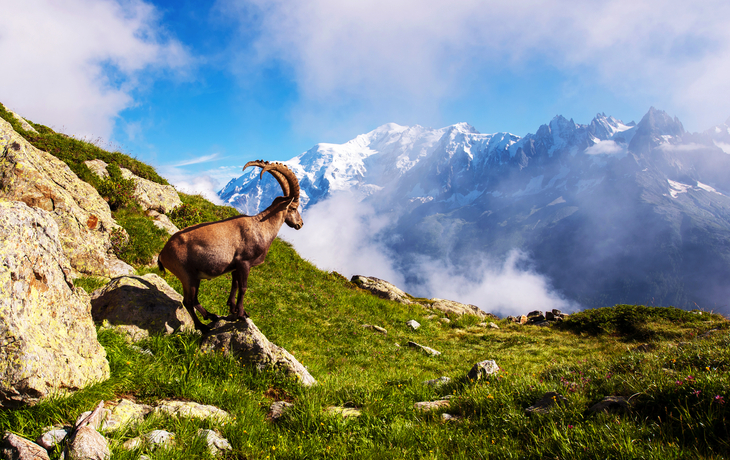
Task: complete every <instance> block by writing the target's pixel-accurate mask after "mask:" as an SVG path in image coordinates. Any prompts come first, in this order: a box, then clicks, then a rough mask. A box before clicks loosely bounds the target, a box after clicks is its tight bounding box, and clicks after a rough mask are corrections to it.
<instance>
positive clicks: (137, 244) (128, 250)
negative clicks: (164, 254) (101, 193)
mask: <svg viewBox="0 0 730 460" xmlns="http://www.w3.org/2000/svg"><path fill="white" fill-rule="evenodd" d="M114 217H115V218H116V220H117V222H118V223H119V225H121V226H122V227H123V228H124V230H126V231H127V234H128V235H129V240H127V241H126V242H123V239H122V238H121V237H120V236H119V233H121V232H117V233H116V235H115V234H114V233H113V234H112V245H113V246H114V251H115V253H116V255H117V257H119V258H120V259H122V260H123V261H125V262H127V263H128V264H132V265H148V264H150V263H152V261H153V259H154V257H155V256H156V255H157V254H158V253H159V252H160V250H162V247H163V246H164V245H165V242H166V241H167V239H168V237H169V236H170V235H168V234H167V232H166V231H164V230H161V229H159V228H157V227H155V224H154V223H152V221H151V220H149V219H148V218H147V217H146V216H144V215H142V214H139V213H138V212H136V210H128V209H123V210H121V211H120V212H117V213H116V215H115V216H114Z"/></svg>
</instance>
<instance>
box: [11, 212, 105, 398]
mask: <svg viewBox="0 0 730 460" xmlns="http://www.w3.org/2000/svg"><path fill="white" fill-rule="evenodd" d="M71 271H72V269H71V266H70V264H69V261H68V259H67V258H66V256H65V255H64V251H63V248H62V246H61V243H60V242H59V230H58V226H57V225H56V222H55V220H54V219H53V217H52V216H51V214H50V213H48V212H46V211H44V210H42V209H34V208H31V207H29V206H28V205H26V204H25V203H21V202H15V201H4V202H0V407H15V406H18V405H22V404H33V403H35V402H37V401H38V400H39V399H40V398H43V397H45V396H47V395H49V394H52V393H57V392H63V391H67V390H76V389H79V388H82V387H85V386H86V385H89V384H91V383H94V382H97V381H101V380H105V379H107V378H109V363H108V362H107V360H106V352H105V351H104V348H102V346H101V345H100V344H99V342H98V341H97V339H96V329H95V328H94V323H93V321H92V319H91V314H90V313H91V305H90V303H89V297H88V295H87V294H86V293H85V292H84V291H83V290H82V289H76V290H75V289H74V287H73V283H72V281H71V278H70V273H71Z"/></svg>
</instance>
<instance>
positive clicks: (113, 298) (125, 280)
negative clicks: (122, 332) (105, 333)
mask: <svg viewBox="0 0 730 460" xmlns="http://www.w3.org/2000/svg"><path fill="white" fill-rule="evenodd" d="M91 314H92V316H93V317H94V320H95V321H102V320H107V321H109V323H111V324H125V325H134V326H137V327H139V328H142V329H145V330H147V331H149V332H166V333H168V334H170V333H172V332H173V331H175V330H176V329H182V330H189V331H192V330H194V329H195V325H194V324H193V320H192V319H191V318H190V314H189V313H188V312H187V310H185V308H183V306H182V296H181V295H180V294H178V293H177V292H175V290H174V289H172V288H171V287H170V286H169V285H168V284H167V283H166V282H165V280H163V279H162V278H160V277H159V276H157V275H155V274H154V273H148V274H146V275H144V276H136V275H131V276H120V277H118V278H114V279H113V280H111V281H110V282H109V283H108V284H107V285H106V286H104V287H102V288H99V289H97V290H96V291H94V292H93V293H92V294H91Z"/></svg>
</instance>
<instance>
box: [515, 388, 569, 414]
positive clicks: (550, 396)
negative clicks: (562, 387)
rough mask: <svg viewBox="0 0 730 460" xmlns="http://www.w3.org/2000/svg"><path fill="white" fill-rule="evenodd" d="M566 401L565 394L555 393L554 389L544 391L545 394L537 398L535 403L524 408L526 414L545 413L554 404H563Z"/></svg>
mask: <svg viewBox="0 0 730 460" xmlns="http://www.w3.org/2000/svg"><path fill="white" fill-rule="evenodd" d="M567 402H568V398H566V397H565V396H562V395H561V394H559V393H555V392H554V391H550V392H547V393H545V395H544V396H543V397H542V398H541V399H539V400H538V401H535V404H533V405H532V406H530V407H528V408H527V409H525V413H526V414H528V415H529V414H545V413H547V412H550V410H552V408H553V407H554V406H555V405H556V404H565V403H567Z"/></svg>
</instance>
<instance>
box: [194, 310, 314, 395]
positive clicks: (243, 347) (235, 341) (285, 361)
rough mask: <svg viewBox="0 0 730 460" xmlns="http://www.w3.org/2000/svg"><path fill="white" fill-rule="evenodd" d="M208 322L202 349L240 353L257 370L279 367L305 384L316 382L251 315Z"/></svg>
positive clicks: (238, 354)
mask: <svg viewBox="0 0 730 460" xmlns="http://www.w3.org/2000/svg"><path fill="white" fill-rule="evenodd" d="M211 326H212V330H211V331H210V332H209V333H208V334H206V336H205V337H204V338H203V342H202V344H201V348H202V349H203V350H206V351H212V350H221V351H222V352H223V353H226V354H228V353H233V354H235V355H237V356H239V357H241V358H242V359H243V362H244V363H245V364H250V365H253V366H256V368H258V369H260V370H262V369H266V368H272V369H277V370H281V371H283V372H284V373H285V374H286V375H289V376H292V377H295V378H297V379H298V380H299V381H300V382H301V383H302V385H305V386H311V385H314V384H316V383H317V381H316V380H315V379H314V377H312V375H311V374H310V373H309V371H308V370H307V368H305V367H304V366H303V365H302V364H301V363H300V362H299V361H297V359H296V358H295V357H294V356H292V354H291V353H289V352H288V351H286V350H285V349H283V348H281V347H280V346H278V345H275V344H273V343H271V342H269V340H268V339H267V338H266V337H265V336H264V334H262V333H261V331H259V328H257V327H256V325H255V324H254V323H253V321H251V318H246V319H245V320H243V321H236V322H228V321H225V320H218V321H216V322H215V323H214V324H211Z"/></svg>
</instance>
